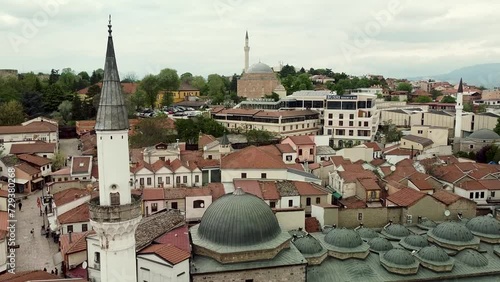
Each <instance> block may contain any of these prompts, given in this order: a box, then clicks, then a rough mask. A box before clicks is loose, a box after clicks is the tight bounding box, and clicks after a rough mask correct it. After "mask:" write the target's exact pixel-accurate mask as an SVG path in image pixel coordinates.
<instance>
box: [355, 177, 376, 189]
mask: <svg viewBox="0 0 500 282" xmlns="http://www.w3.org/2000/svg"><path fill="white" fill-rule="evenodd" d="M358 181H359V184H361V187H363V188H364V189H365V190H366V191H380V190H381V189H382V188H380V186H379V185H378V183H377V181H376V180H375V179H373V178H366V179H358Z"/></svg>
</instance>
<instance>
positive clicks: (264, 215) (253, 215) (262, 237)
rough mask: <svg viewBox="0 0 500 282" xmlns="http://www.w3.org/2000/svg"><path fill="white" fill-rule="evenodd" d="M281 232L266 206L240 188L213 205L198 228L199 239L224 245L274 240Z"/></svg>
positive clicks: (251, 243) (241, 244)
mask: <svg viewBox="0 0 500 282" xmlns="http://www.w3.org/2000/svg"><path fill="white" fill-rule="evenodd" d="M281 232H282V231H281V228H280V226H279V224H278V220H277V219H276V216H275V215H274V213H273V211H272V210H271V208H270V207H269V205H267V204H266V203H265V202H264V201H263V200H261V199H260V198H258V197H256V196H254V195H252V194H248V193H245V192H243V190H241V189H236V190H235V191H234V193H232V194H226V195H224V196H222V197H220V198H219V199H218V200H217V201H215V202H213V203H212V204H211V205H210V206H209V207H208V208H207V210H206V211H205V213H204V214H203V217H202V218H201V222H200V225H199V228H198V234H199V236H200V237H201V238H202V239H205V240H208V241H211V242H213V243H216V244H220V245H223V246H249V245H254V244H262V243H265V242H267V241H270V240H273V239H275V238H276V237H277V236H278V235H280V234H281Z"/></svg>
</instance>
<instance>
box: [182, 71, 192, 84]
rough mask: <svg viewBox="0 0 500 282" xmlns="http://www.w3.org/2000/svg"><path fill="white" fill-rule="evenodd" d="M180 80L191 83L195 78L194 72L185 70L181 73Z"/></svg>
mask: <svg viewBox="0 0 500 282" xmlns="http://www.w3.org/2000/svg"><path fill="white" fill-rule="evenodd" d="M180 80H181V83H187V84H191V81H192V80H193V74H192V73H190V72H185V73H183V74H181V77H180Z"/></svg>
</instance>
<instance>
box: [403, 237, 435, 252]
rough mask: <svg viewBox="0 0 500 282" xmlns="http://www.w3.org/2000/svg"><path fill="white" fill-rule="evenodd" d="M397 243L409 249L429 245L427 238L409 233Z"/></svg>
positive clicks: (417, 248) (418, 248)
mask: <svg viewBox="0 0 500 282" xmlns="http://www.w3.org/2000/svg"><path fill="white" fill-rule="evenodd" d="M399 244H400V245H401V246H403V247H405V248H406V249H409V250H420V249H421V248H423V247H427V246H429V242H427V238H425V237H424V236H420V235H410V236H407V237H405V238H403V239H402V240H401V241H400V242H399Z"/></svg>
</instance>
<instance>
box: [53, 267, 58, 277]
mask: <svg viewBox="0 0 500 282" xmlns="http://www.w3.org/2000/svg"><path fill="white" fill-rule="evenodd" d="M54 272H55V274H56V275H58V274H59V270H58V269H57V267H56V268H55V269H54Z"/></svg>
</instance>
